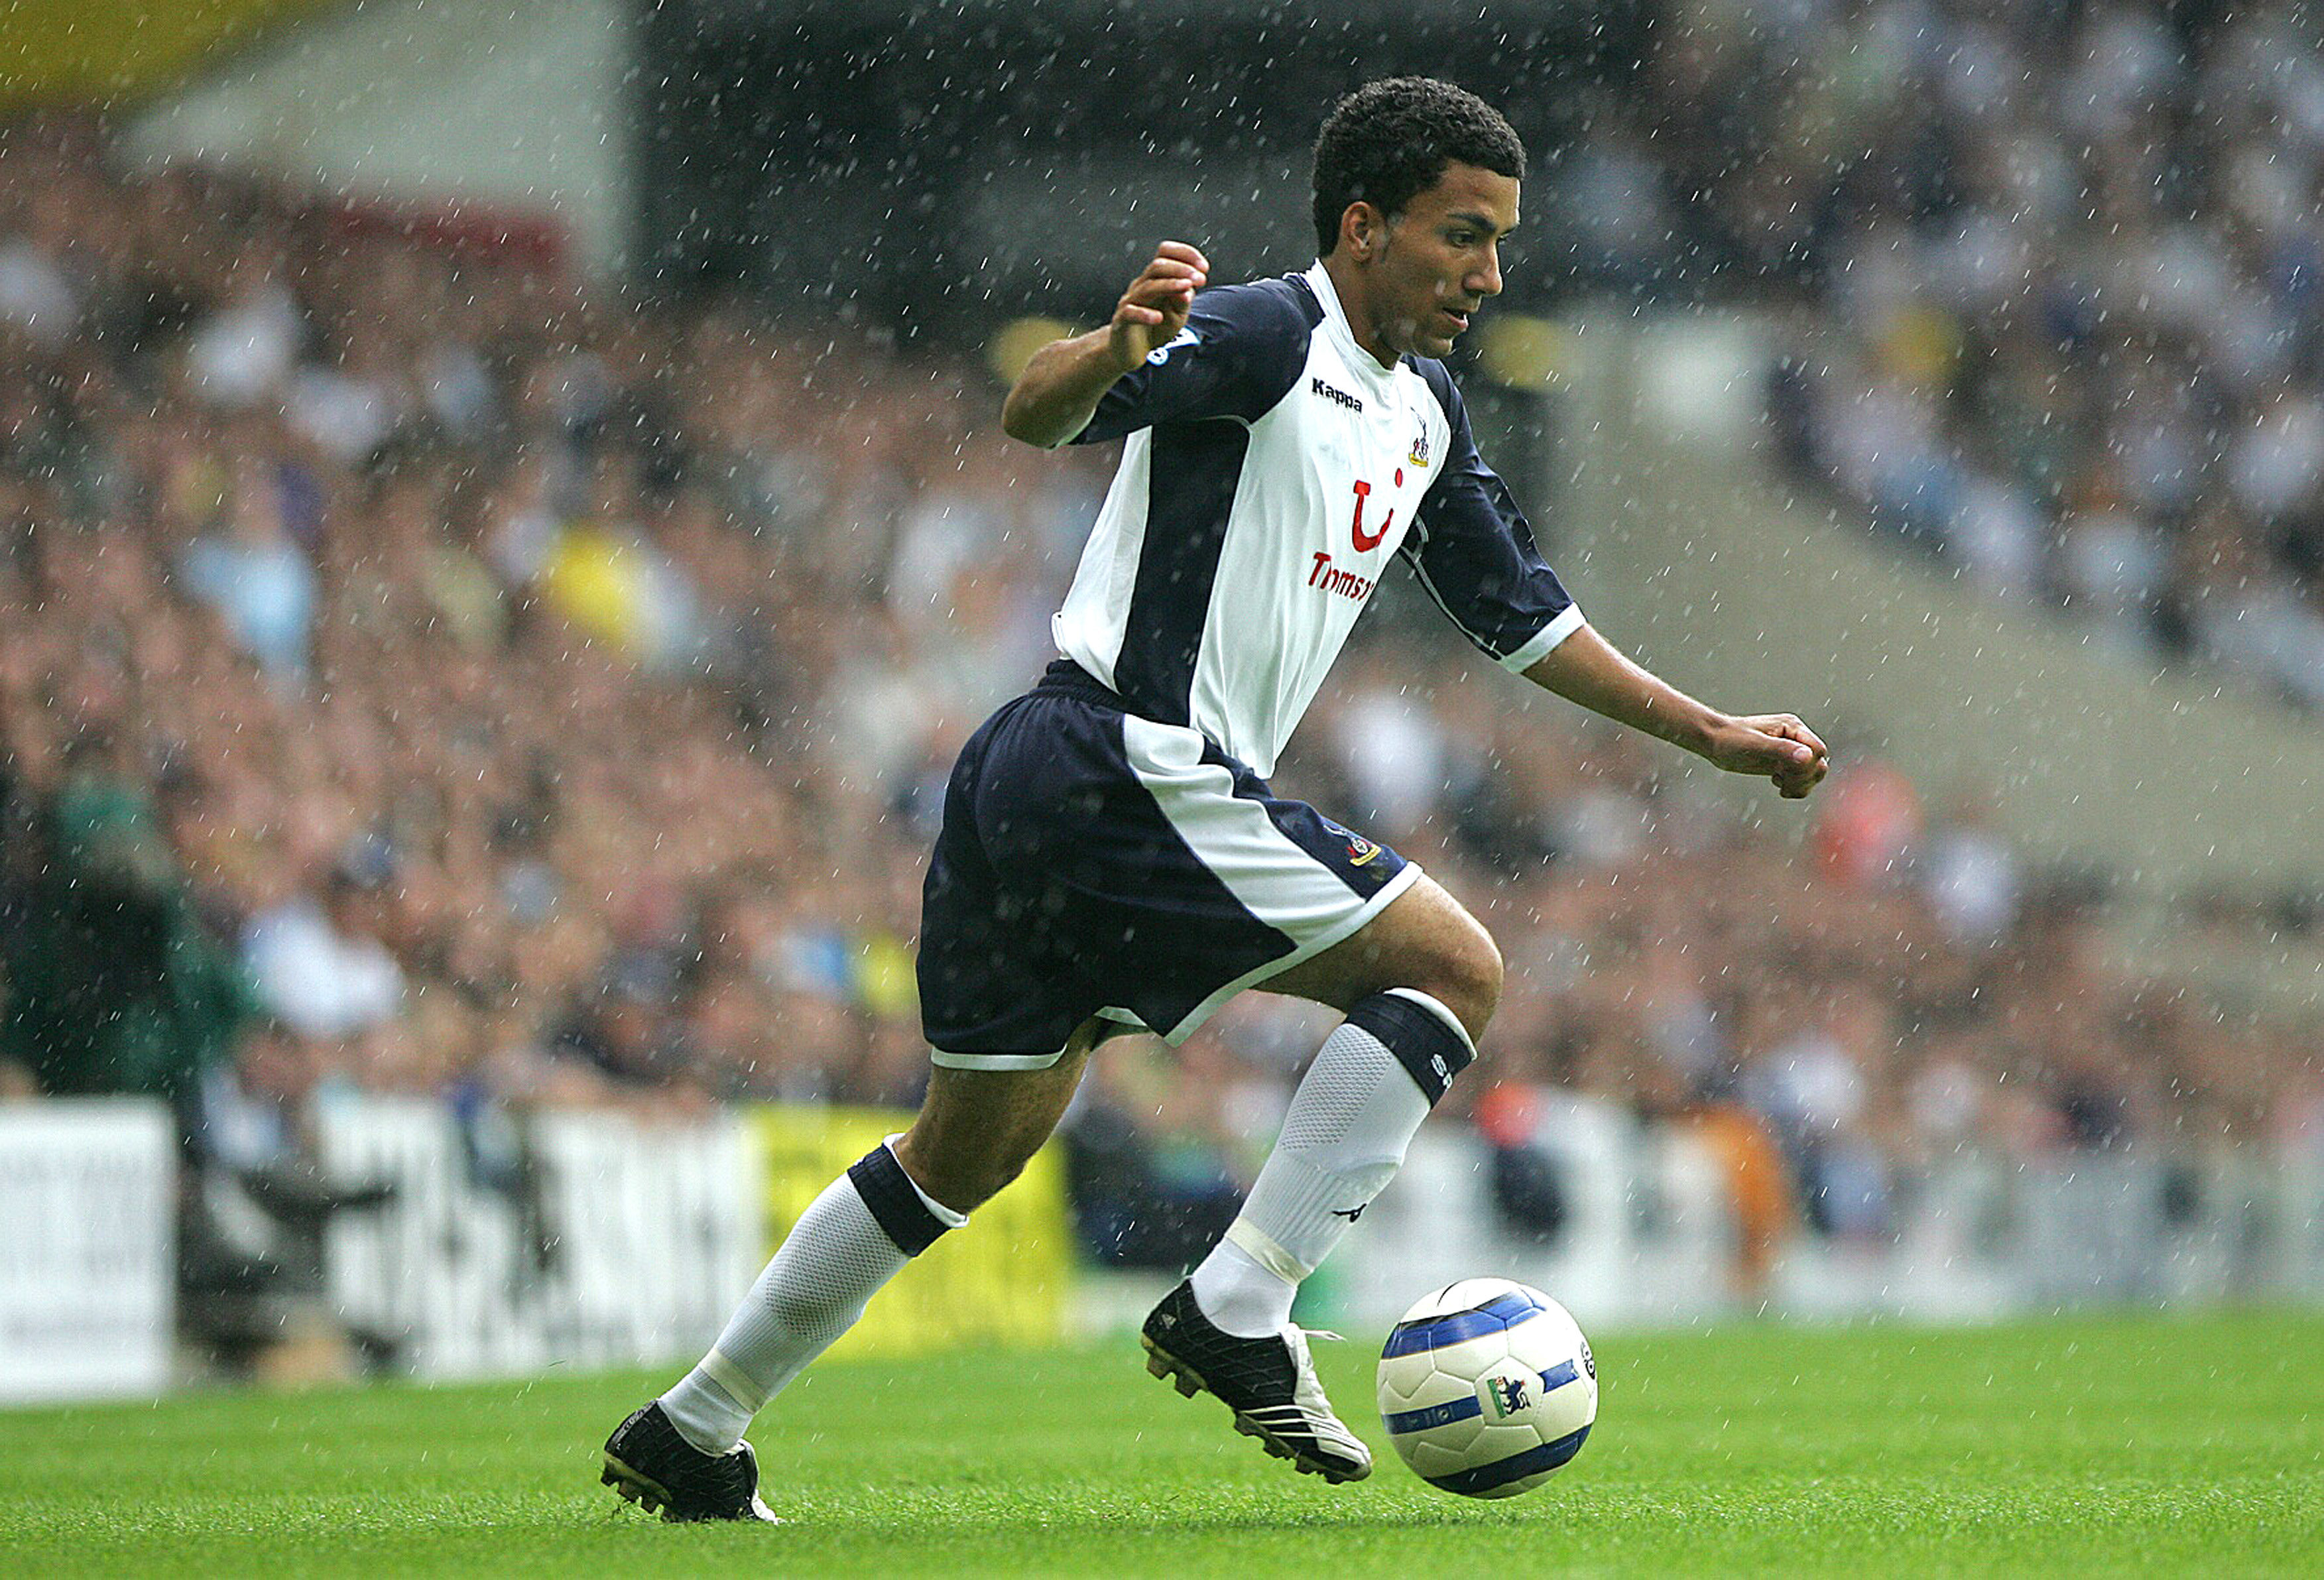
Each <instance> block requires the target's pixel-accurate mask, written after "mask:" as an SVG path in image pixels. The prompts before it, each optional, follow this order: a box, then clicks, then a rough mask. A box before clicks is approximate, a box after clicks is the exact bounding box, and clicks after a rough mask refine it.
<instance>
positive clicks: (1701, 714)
mask: <svg viewBox="0 0 2324 1580" xmlns="http://www.w3.org/2000/svg"><path fill="white" fill-rule="evenodd" d="M1525 677H1526V679H1528V680H1531V681H1532V682H1533V683H1534V684H1535V685H1536V686H1539V687H1542V688H1544V689H1545V690H1549V691H1554V692H1555V693H1557V695H1558V696H1560V697H1563V698H1565V699H1566V700H1567V701H1569V702H1575V703H1579V704H1580V705H1581V706H1582V707H1586V708H1588V709H1589V710H1590V711H1591V712H1592V713H1595V714H1602V715H1603V716H1606V717H1608V718H1610V719H1612V720H1614V721H1615V722H1616V723H1617V724H1625V725H1629V726H1630V727H1631V728H1632V729H1635V730H1643V731H1645V732H1646V734H1647V735H1653V736H1655V738H1656V739H1658V740H1664V741H1668V742H1669V743H1670V744H1672V745H1674V746H1683V747H1684V748H1685V749H1686V750H1688V751H1690V752H1692V753H1695V754H1696V755H1698V756H1700V757H1701V758H1703V759H1705V760H1706V761H1708V762H1712V763H1714V764H1716V765H1717V766H1719V767H1720V768H1723V769H1726V770H1727V771H1728V772H1730V773H1748V774H1752V775H1755V776H1758V777H1764V778H1766V779H1768V780H1771V781H1774V783H1775V789H1776V790H1779V791H1781V792H1782V793H1783V794H1784V796H1785V797H1786V798H1788V799H1793V800H1797V799H1799V798H1800V797H1802V796H1804V795H1806V794H1807V793H1808V792H1809V791H1810V790H1813V789H1815V787H1816V786H1817V785H1818V784H1820V783H1821V782H1822V781H1823V776H1824V774H1825V772H1827V770H1828V768H1829V766H1830V764H1829V759H1828V755H1827V753H1826V752H1825V749H1824V744H1823V743H1822V742H1821V740H1818V739H1817V738H1816V734H1815V732H1814V731H1813V730H1811V729H1810V728H1808V727H1807V725H1803V724H1802V723H1801V722H1800V721H1799V720H1798V719H1797V718H1794V716H1792V715H1790V714H1788V713H1774V714H1756V715H1752V716H1748V717H1737V716H1733V715H1731V714H1724V713H1720V711H1719V710H1718V709H1716V708H1714V707H1709V706H1708V705H1706V704H1704V703H1701V702H1698V701H1696V700H1695V699H1694V698H1692V697H1689V696H1688V695H1687V694H1686V693H1685V692H1683V691H1681V690H1680V689H1678V688H1676V687H1675V686H1673V685H1671V684H1670V683H1669V682H1667V681H1665V680H1664V679H1661V678H1660V677H1659V676H1657V675H1655V673H1654V672H1653V671H1651V670H1648V669H1646V666H1644V665H1643V664H1639V663H1637V662H1635V661H1632V660H1631V659H1629V658H1627V657H1625V656H1624V655H1623V654H1622V653H1621V652H1620V651H1618V649H1617V648H1616V647H1615V646H1614V644H1613V643H1612V642H1608V641H1607V640H1606V639H1605V638H1604V637H1602V636H1600V635H1599V634H1598V633H1597V632H1596V631H1594V630H1592V629H1591V627H1590V625H1589V624H1587V623H1584V624H1581V625H1578V626H1576V627H1575V628H1574V629H1573V631H1572V633H1571V634H1569V635H1568V636H1567V637H1566V638H1565V639H1564V640H1563V641H1562V642H1559V643H1558V644H1557V645H1556V646H1555V647H1554V648H1552V649H1550V650H1549V651H1548V652H1546V653H1545V654H1543V655H1542V656H1541V657H1540V658H1539V659H1537V660H1535V661H1534V662H1533V663H1532V664H1531V665H1529V666H1527V667H1526V670H1525Z"/></svg>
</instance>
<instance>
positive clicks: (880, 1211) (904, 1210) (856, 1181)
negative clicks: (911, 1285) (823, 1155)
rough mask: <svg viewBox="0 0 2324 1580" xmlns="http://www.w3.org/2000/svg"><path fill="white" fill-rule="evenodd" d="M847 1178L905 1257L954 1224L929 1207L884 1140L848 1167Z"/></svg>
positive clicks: (883, 1231)
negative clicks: (937, 1214) (947, 1221)
mask: <svg viewBox="0 0 2324 1580" xmlns="http://www.w3.org/2000/svg"><path fill="white" fill-rule="evenodd" d="M847 1181H848V1183H849V1184H851V1185H853V1187H855V1194H856V1195H857V1196H859V1197H862V1199H863V1206H864V1207H865V1209H866V1210H868V1211H869V1212H870V1213H871V1216H872V1219H873V1221H875V1222H876V1223H878V1224H879V1225H880V1229H881V1233H882V1234H886V1235H887V1236H888V1238H889V1240H890V1242H891V1243H893V1244H894V1245H895V1247H896V1249H897V1250H899V1251H900V1252H903V1253H904V1254H905V1255H906V1256H918V1255H919V1253H920V1252H923V1251H926V1250H927V1248H928V1247H929V1246H931V1245H934V1244H935V1243H936V1238H937V1236H939V1235H941V1234H943V1233H944V1232H945V1230H946V1229H949V1228H950V1227H952V1225H951V1224H947V1223H945V1221H944V1220H943V1219H942V1218H939V1217H937V1216H936V1214H934V1213H932V1212H930V1211H929V1210H928V1204H927V1201H926V1200H924V1199H923V1198H922V1197H921V1195H920V1188H919V1187H918V1186H917V1185H914V1184H913V1183H912V1177H911V1176H910V1175H908V1174H907V1173H905V1172H904V1166H903V1165H902V1164H901V1163H899V1162H897V1161H896V1154H895V1153H893V1152H891V1151H890V1150H888V1143H887V1142H885V1141H882V1142H881V1143H880V1144H879V1145H878V1146H876V1147H874V1148H872V1149H871V1150H870V1151H868V1152H866V1153H864V1154H863V1156H862V1158H860V1159H858V1160H855V1161H854V1162H853V1163H851V1164H849V1165H848V1166H847Z"/></svg>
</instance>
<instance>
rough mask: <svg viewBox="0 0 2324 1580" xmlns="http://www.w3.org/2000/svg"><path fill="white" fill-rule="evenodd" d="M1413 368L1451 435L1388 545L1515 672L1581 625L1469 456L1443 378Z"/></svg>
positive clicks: (1507, 501)
mask: <svg viewBox="0 0 2324 1580" xmlns="http://www.w3.org/2000/svg"><path fill="white" fill-rule="evenodd" d="M1416 365H1417V366H1418V368H1419V370H1420V373H1421V375H1422V376H1423V377H1425V379H1426V380H1427V381H1428V386H1429V388H1430V389H1431V390H1433V391H1434V392H1435V394H1436V399H1437V401H1438V402H1439V403H1440V404H1442V405H1443V408H1444V415H1445V417H1446V419H1447V420H1449V422H1450V423H1451V426H1452V438H1451V439H1450V441H1449V442H1448V443H1447V444H1446V445H1445V455H1444V469H1443V471H1441V472H1439V473H1438V474H1437V475H1436V480H1435V481H1434V483H1432V484H1430V485H1429V486H1428V491H1427V492H1426V493H1425V494H1423V495H1422V496H1421V500H1420V508H1419V510H1418V512H1417V513H1416V514H1415V516H1414V520H1413V531H1412V534H1411V535H1410V536H1409V537H1407V538H1406V540H1405V541H1404V546H1403V548H1402V549H1400V550H1397V552H1398V553H1400V554H1401V555H1402V556H1403V557H1404V559H1406V562H1407V563H1409V564H1410V565H1411V566H1412V568H1413V571H1414V573H1415V574H1416V576H1417V577H1419V579H1420V585H1421V587H1423V588H1424V589H1425V590H1426V592H1427V594H1428V596H1430V597H1431V598H1433V599H1434V600H1435V603H1436V606H1437V607H1438V608H1440V609H1442V610H1443V611H1444V614H1445V615H1446V617H1447V618H1448V619H1450V620H1451V621H1452V624H1454V625H1455V626H1457V627H1459V628H1460V631H1461V633H1462V635H1463V636H1466V637H1467V638H1468V639H1469V640H1470V641H1471V642H1474V643H1476V644H1477V646H1478V648H1479V649H1480V650H1481V651H1483V652H1484V653H1485V654H1486V656H1487V657H1489V658H1490V659H1492V660H1493V661H1494V662H1496V663H1498V664H1499V665H1501V666H1502V667H1503V668H1504V669H1508V670H1523V669H1525V668H1526V666H1528V665H1530V664H1531V663H1533V662H1534V661H1535V660H1537V659H1539V658H1540V657H1541V656H1542V655H1543V654H1545V653H1546V652H1548V651H1550V649H1552V648H1554V647H1555V646H1556V645H1557V644H1558V643H1559V642H1563V641H1564V640H1565V639H1566V638H1567V637H1568V636H1570V635H1572V633H1573V632H1574V631H1575V630H1577V629H1578V628H1579V627H1580V626H1581V624H1582V610H1581V607H1580V606H1579V605H1576V604H1575V603H1574V601H1573V598H1572V595H1570V594H1569V593H1567V592H1566V590H1565V587H1564V584H1563V583H1562V582H1560V581H1559V580H1558V579H1557V573H1556V572H1555V571H1554V570H1552V569H1551V568H1549V565H1548V563H1547V562H1546V561H1545V560H1544V559H1542V557H1541V551H1540V550H1538V549H1536V548H1535V546H1534V541H1533V528H1532V526H1531V525H1530V524H1529V523H1528V522H1526V518H1525V513H1524V512H1523V511H1521V510H1519V509H1518V508H1517V501H1516V500H1515V499H1513V498H1511V497H1510V494H1509V490H1508V485H1507V484H1505V483H1503V482H1502V481H1501V480H1500V478H1499V476H1497V475H1496V474H1495V473H1494V471H1493V469H1492V468H1491V467H1488V466H1487V465H1485V462H1484V457H1481V456H1480V455H1479V454H1478V453H1477V442H1476V439H1474V438H1473V437H1472V436H1471V434H1470V431H1469V410H1468V407H1467V406H1466V405H1465V404H1464V403H1463V402H1462V399H1461V393H1460V391H1459V390H1457V389H1455V388H1454V387H1453V384H1452V376H1451V375H1450V374H1447V373H1446V372H1445V371H1444V368H1443V365H1442V364H1441V363H1434V362H1418V363H1417V364H1416Z"/></svg>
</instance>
